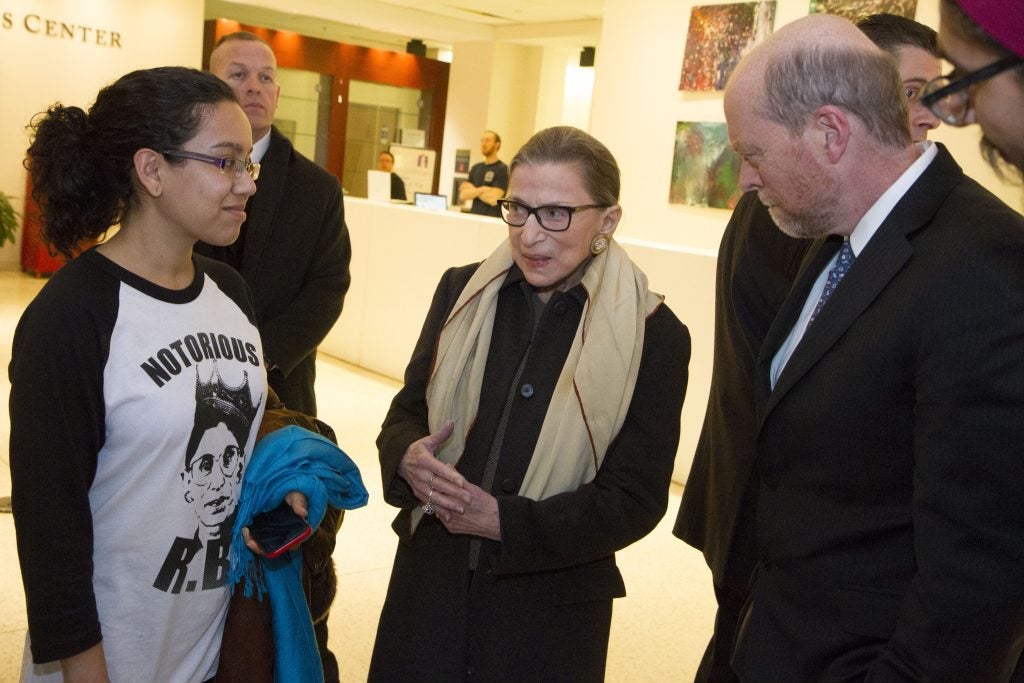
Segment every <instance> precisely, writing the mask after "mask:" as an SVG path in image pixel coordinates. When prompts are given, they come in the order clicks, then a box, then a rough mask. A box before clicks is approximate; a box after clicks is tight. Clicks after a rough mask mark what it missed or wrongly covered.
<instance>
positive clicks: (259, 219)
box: [196, 31, 352, 682]
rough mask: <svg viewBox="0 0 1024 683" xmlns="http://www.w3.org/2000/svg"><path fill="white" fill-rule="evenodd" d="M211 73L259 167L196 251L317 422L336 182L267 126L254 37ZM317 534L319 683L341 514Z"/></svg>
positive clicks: (337, 309)
mask: <svg viewBox="0 0 1024 683" xmlns="http://www.w3.org/2000/svg"><path fill="white" fill-rule="evenodd" d="M210 71H211V72H213V73H214V74H216V75H217V76H218V77H220V78H221V80H223V81H225V82H226V83H227V84H228V85H230V86H231V88H232V89H233V90H234V91H235V94H236V95H238V99H239V102H240V103H241V105H242V109H243V110H244V111H245V114H246V116H247V117H248V119H249V123H250V124H251V125H252V139H253V152H252V160H253V161H258V162H259V163H260V177H259V181H258V182H257V184H256V194H255V195H253V197H252V198H251V199H250V200H249V203H248V205H247V206H246V213H247V219H246V222H245V223H243V224H242V230H241V234H240V235H239V237H238V240H237V241H236V242H235V243H234V244H232V245H231V246H228V247H211V246H209V245H205V244H202V243H199V244H197V245H196V250H197V251H199V252H202V253H205V254H207V255H209V256H213V257H214V258H217V259H219V260H221V261H225V262H226V263H229V264H231V265H232V266H234V267H235V268H236V269H238V271H239V272H240V273H241V274H242V277H244V278H245V281H246V282H247V283H248V284H249V288H250V289H251V290H252V296H253V300H254V301H253V303H254V306H255V309H256V324H257V325H258V327H259V330H260V335H261V336H262V338H263V351H264V354H265V356H266V363H267V377H268V379H269V382H270V386H271V387H272V388H273V389H274V391H275V392H276V393H277V395H278V397H279V398H280V399H281V401H282V402H283V403H284V405H285V406H286V407H287V408H289V409H291V410H294V411H298V412H300V413H305V414H306V415H309V416H311V417H315V416H316V396H315V394H314V393H313V382H314V380H315V378H316V365H315V363H316V349H317V346H318V345H319V344H320V342H321V341H323V338H324V337H325V336H326V335H327V333H328V332H329V331H330V329H331V327H332V326H333V325H334V323H335V321H337V319H338V316H339V315H340V314H341V307H342V304H343V302H344V300H345V293H346V292H347V291H348V286H349V282H350V279H351V278H350V276H349V261H350V259H351V256H352V248H351V245H350V243H349V237H348V229H347V228H346V227H345V207H344V204H343V202H342V194H341V185H340V184H339V183H338V180H337V178H335V177H334V176H333V175H331V174H330V173H328V172H327V171H324V170H323V169H321V168H320V167H319V166H317V165H316V164H314V163H313V162H312V161H310V160H309V159H307V158H306V157H304V156H302V155H301V154H299V153H298V152H297V151H296V150H295V149H294V148H293V147H292V144H291V142H290V141H289V140H288V138H286V137H285V136H284V135H282V134H281V133H280V132H279V131H278V130H277V128H275V127H274V126H273V120H274V114H275V112H276V111H277V100H278V96H279V95H280V91H281V88H280V86H278V85H277V82H276V77H277V59H276V58H275V57H274V53H273V51H272V50H271V49H270V46H269V45H268V44H267V43H266V42H264V41H263V40H262V39H261V38H259V37H258V36H256V35H254V34H252V33H249V32H246V31H239V32H236V33H231V34H228V35H226V36H224V37H222V38H221V39H220V40H219V41H218V42H217V45H216V46H214V48H213V52H211V53H210ZM328 512H329V514H328V515H327V516H326V517H325V518H324V519H325V521H324V522H322V523H321V527H322V528H326V527H327V526H328V525H329V526H330V528H329V529H327V530H328V533H321V534H318V535H317V537H316V538H317V539H318V543H319V546H318V547H319V548H320V550H321V551H322V552H321V555H322V556H325V557H326V558H327V561H326V562H320V563H316V564H311V563H309V562H306V563H304V566H303V575H302V581H303V587H304V589H305V591H306V594H307V600H308V601H309V603H310V607H311V609H312V611H313V615H314V618H315V622H314V632H315V634H316V639H317V647H318V649H319V651H320V660H321V663H322V664H323V669H324V676H325V680H326V681H328V682H330V681H336V680H338V663H337V661H336V659H335V657H334V654H333V653H331V651H330V650H329V649H328V648H327V640H328V636H327V614H328V611H329V607H330V604H331V602H332V600H333V599H334V592H335V585H336V582H335V575H334V564H333V562H332V561H331V559H330V555H331V552H332V551H333V548H334V545H333V542H334V534H335V533H336V532H337V527H338V525H339V524H340V520H341V515H340V511H333V510H329V511H328Z"/></svg>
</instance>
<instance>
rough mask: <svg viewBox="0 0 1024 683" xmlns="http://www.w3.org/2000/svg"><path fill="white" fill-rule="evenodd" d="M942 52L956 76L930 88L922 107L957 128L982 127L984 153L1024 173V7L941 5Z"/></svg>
mask: <svg viewBox="0 0 1024 683" xmlns="http://www.w3.org/2000/svg"><path fill="white" fill-rule="evenodd" d="M940 12H941V22H940V26H939V48H940V49H941V51H942V54H943V57H945V59H946V60H947V61H949V62H950V63H951V64H952V65H953V67H954V70H953V73H952V74H950V75H948V76H942V77H940V78H937V79H935V80H934V81H932V82H930V83H929V84H928V85H927V86H925V90H924V93H923V97H922V102H923V103H924V104H925V105H926V106H928V107H930V108H931V110H932V111H933V112H935V115H936V116H938V117H939V118H940V119H942V120H943V121H945V122H946V123H948V124H950V125H953V126H966V125H968V124H972V123H977V124H979V125H980V126H981V130H982V133H983V134H984V137H983V138H982V151H983V153H984V154H985V157H986V158H987V159H988V162H989V163H990V164H991V165H992V166H993V167H994V168H996V169H997V170H999V168H1000V165H1001V162H1005V163H1007V164H1011V165H1012V166H1015V167H1016V169H1017V171H1018V172H1024V3H1022V2H1020V1H1019V0H1014V1H1013V2H1009V1H1008V2H1000V1H998V0H955V1H954V0H942V4H941V6H940Z"/></svg>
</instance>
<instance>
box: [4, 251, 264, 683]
mask: <svg viewBox="0 0 1024 683" xmlns="http://www.w3.org/2000/svg"><path fill="white" fill-rule="evenodd" d="M194 262H195V266H196V277H195V281H194V282H193V284H192V285H191V286H189V287H188V288H187V289H184V290H167V289H164V288H162V287H159V286H156V285H154V284H153V283H151V282H147V281H145V280H142V279H141V278H139V277H137V276H135V275H133V274H132V273H130V272H128V271H126V270H124V269H123V268H121V267H119V266H118V265H116V264H114V263H113V262H111V261H109V260H108V259H106V258H105V257H104V256H102V255H101V254H100V253H99V252H97V251H95V250H92V251H89V252H86V253H85V254H83V255H81V256H79V257H78V258H76V259H75V260H73V261H71V262H70V263H68V264H67V265H66V266H64V267H63V268H62V269H61V270H60V271H58V272H57V273H56V274H55V275H54V276H53V278H52V279H51V280H50V282H48V283H47V284H46V286H45V287H44V288H43V289H42V291H41V292H40V293H39V295H38V296H37V297H36V299H35V300H34V301H33V302H32V303H31V304H30V305H29V307H28V309H27V310H26V311H25V314H24V315H23V316H22V319H21V321H20V322H19V324H18V329H17V331H16V333H15V337H14V346H13V353H12V361H11V365H10V378H11V402H10V410H11V453H10V456H11V474H12V498H13V504H14V519H15V526H16V530H17V539H18V555H19V559H20V562H21V571H22V577H23V580H24V583H25V594H26V598H27V603H28V621H29V634H30V640H31V650H32V658H33V660H34V661H35V662H52V661H53V660H57V659H61V658H64V657H68V656H70V655H73V654H76V653H78V652H82V651H84V650H85V649H88V648H89V647H91V646H93V645H95V644H96V643H98V642H99V641H100V640H101V639H102V642H103V648H104V654H105V656H106V660H107V665H108V668H109V670H110V674H111V680H112V681H115V682H116V681H203V680H205V679H207V678H209V677H211V676H212V675H213V674H214V673H215V672H216V666H217V657H218V653H219V650H220V640H221V633H222V630H223V624H224V616H225V614H226V611H227V603H228V597H229V592H228V586H227V584H226V581H225V579H226V575H227V569H228V546H229V543H230V528H231V523H232V521H233V518H234V510H235V506H236V504H237V502H238V496H239V489H240V482H241V478H242V472H243V468H244V466H245V464H246V463H247V461H248V457H249V455H250V454H251V453H252V447H253V442H254V440H255V434H256V428H257V426H258V424H259V421H260V419H261V417H262V414H263V407H264V404H265V400H266V394H267V383H266V373H265V368H264V363H263V350H262V346H261V344H260V338H259V333H258V331H257V329H256V326H255V325H254V324H253V318H252V305H251V300H250V298H249V295H248V290H247V289H246V287H245V284H244V282H243V281H242V279H241V277H240V276H239V275H238V274H237V273H236V272H235V271H234V270H231V269H230V268H229V267H227V266H224V265H222V264H219V263H216V262H214V261H211V260H208V259H205V258H202V257H199V256H196V257H195V259H194ZM52 668H53V667H52V666H51V667H49V669H51V670H52ZM29 670H30V671H32V672H33V675H43V674H45V671H46V670H47V667H38V666H36V667H29Z"/></svg>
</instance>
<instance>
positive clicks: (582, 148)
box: [509, 126, 621, 206]
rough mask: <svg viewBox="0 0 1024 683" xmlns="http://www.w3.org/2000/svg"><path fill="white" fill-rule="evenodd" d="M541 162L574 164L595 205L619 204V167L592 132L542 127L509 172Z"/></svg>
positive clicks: (519, 154) (519, 153)
mask: <svg viewBox="0 0 1024 683" xmlns="http://www.w3.org/2000/svg"><path fill="white" fill-rule="evenodd" d="M541 164H576V165H577V167H578V168H579V171H580V177H581V178H582V179H583V186H584V188H586V191H587V193H588V194H589V195H590V198H591V199H592V200H593V202H594V203H595V204H599V205H601V206H615V205H616V204H618V203H619V188H620V185H621V181H620V174H619V166H618V164H616V163H615V157H613V156H612V153H611V152H609V151H608V148H607V147H605V146H604V145H603V144H602V143H601V141H600V140H598V139H597V138H595V137H594V136H593V135H590V134H589V133H585V132H583V131H582V130H580V129H579V128H573V127H572V126H554V127H553V128H545V129H544V130H542V131H540V132H539V133H535V134H534V136H533V137H532V138H530V139H529V140H527V142H526V144H525V145H523V146H522V147H521V148H520V149H519V151H518V152H516V155H515V156H514V157H512V164H511V166H510V167H509V172H510V173H511V172H512V171H515V170H516V167H518V166H520V165H522V166H539V165H541Z"/></svg>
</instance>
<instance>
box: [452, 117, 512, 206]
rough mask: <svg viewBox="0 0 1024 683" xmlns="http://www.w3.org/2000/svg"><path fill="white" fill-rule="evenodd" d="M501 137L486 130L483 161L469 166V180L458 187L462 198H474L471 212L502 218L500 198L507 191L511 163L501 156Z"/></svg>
mask: <svg viewBox="0 0 1024 683" xmlns="http://www.w3.org/2000/svg"><path fill="white" fill-rule="evenodd" d="M500 149H501V136H499V135H498V134H497V133H495V132H494V131H493V130H485V131H484V134H483V135H482V136H481V137H480V152H481V153H482V154H483V155H484V160H483V161H482V162H480V163H478V164H473V168H471V169H469V180H467V181H465V182H463V183H462V185H460V186H459V201H460V202H466V201H469V200H470V199H472V200H473V206H472V208H471V209H470V210H469V212H470V213H478V214H481V215H484V216H496V217H499V218H500V217H501V211H499V210H498V200H499V199H501V198H502V197H504V196H505V193H506V192H508V166H507V165H506V164H505V162H504V161H501V160H500V159H498V150H500Z"/></svg>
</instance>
